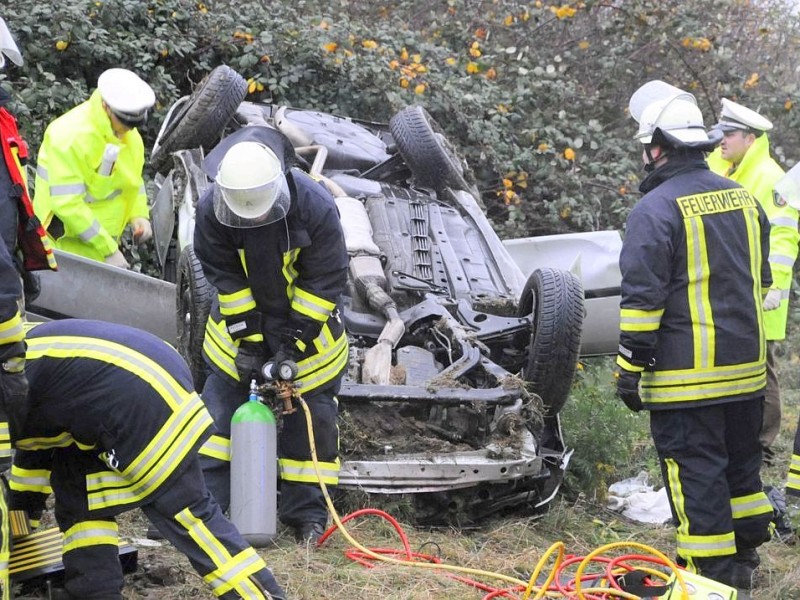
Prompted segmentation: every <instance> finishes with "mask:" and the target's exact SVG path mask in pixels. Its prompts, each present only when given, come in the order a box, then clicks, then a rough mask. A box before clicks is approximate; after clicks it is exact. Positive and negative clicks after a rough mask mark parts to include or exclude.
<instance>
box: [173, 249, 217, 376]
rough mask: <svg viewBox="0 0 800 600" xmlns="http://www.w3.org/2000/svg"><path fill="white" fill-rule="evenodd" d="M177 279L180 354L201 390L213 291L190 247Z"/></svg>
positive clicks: (183, 258) (182, 261) (185, 253)
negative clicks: (204, 341)
mask: <svg viewBox="0 0 800 600" xmlns="http://www.w3.org/2000/svg"><path fill="white" fill-rule="evenodd" d="M176 279H177V281H176V282H175V291H176V309H177V317H178V352H180V354H181V356H183V358H184V360H186V362H187V363H188V365H189V369H190V371H191V372H192V379H193V380H194V385H195V389H196V390H197V391H200V390H202V389H203V384H204V383H205V380H206V367H205V362H204V361H203V339H204V338H205V334H206V321H207V320H208V313H209V311H210V309H211V300H212V298H213V296H214V288H213V286H212V285H211V284H210V283H208V280H207V279H206V276H205V275H204V274H203V268H202V266H201V265H200V261H199V260H198V259H197V256H196V255H195V253H194V250H193V249H192V247H191V246H187V247H186V248H184V249H183V252H181V255H180V258H179V259H178V273H177V278H176Z"/></svg>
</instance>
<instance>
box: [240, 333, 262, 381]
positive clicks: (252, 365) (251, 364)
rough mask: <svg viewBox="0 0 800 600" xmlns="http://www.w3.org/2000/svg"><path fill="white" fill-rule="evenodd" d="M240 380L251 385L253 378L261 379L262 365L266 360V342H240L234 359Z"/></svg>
mask: <svg viewBox="0 0 800 600" xmlns="http://www.w3.org/2000/svg"><path fill="white" fill-rule="evenodd" d="M234 362H235V364H236V372H237V373H238V374H239V381H240V382H241V383H243V384H245V385H250V381H251V380H253V379H256V380H259V381H260V380H261V367H262V365H263V364H264V363H265V362H266V353H265V352H264V344H262V343H260V342H240V343H239V351H238V352H237V353H236V358H235V359H234Z"/></svg>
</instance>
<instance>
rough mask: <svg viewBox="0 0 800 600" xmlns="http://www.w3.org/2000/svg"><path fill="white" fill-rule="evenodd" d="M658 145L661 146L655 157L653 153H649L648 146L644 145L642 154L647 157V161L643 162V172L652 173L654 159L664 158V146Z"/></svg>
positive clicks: (654, 164)
mask: <svg viewBox="0 0 800 600" xmlns="http://www.w3.org/2000/svg"><path fill="white" fill-rule="evenodd" d="M659 147H660V148H661V154H660V155H659V156H658V158H657V159H656V158H653V155H652V154H651V153H650V146H645V147H644V154H645V156H646V157H647V163H645V165H644V171H645V173H652V172H653V171H655V170H656V161H657V160H661V159H662V158H666V156H667V153H666V152H665V151H664V148H663V147H662V146H659Z"/></svg>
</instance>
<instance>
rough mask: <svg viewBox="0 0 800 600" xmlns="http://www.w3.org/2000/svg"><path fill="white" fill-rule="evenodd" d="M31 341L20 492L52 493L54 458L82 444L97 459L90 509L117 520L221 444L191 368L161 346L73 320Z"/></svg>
mask: <svg viewBox="0 0 800 600" xmlns="http://www.w3.org/2000/svg"><path fill="white" fill-rule="evenodd" d="M27 339H28V352H27V355H26V358H27V364H26V371H27V374H28V380H29V385H30V413H29V416H28V419H27V421H26V423H25V425H24V427H23V430H22V434H21V435H20V439H18V440H16V441H15V447H16V448H17V450H18V453H19V457H20V460H19V465H21V466H22V467H23V469H17V471H16V472H14V473H12V481H15V482H16V483H12V489H16V491H21V492H34V491H37V486H38V488H39V490H41V491H42V492H45V491H46V490H47V489H48V487H49V482H48V481H47V477H46V475H47V472H48V471H49V460H50V456H51V454H52V453H51V451H52V449H54V448H63V447H67V446H71V445H73V444H74V445H76V446H77V447H78V448H80V449H81V450H84V451H86V452H89V453H93V454H94V455H95V456H96V457H97V471H95V472H93V473H90V474H89V475H88V476H87V478H86V482H85V489H86V498H85V502H86V506H87V509H88V510H89V511H91V513H92V514H117V513H119V512H121V511H123V510H128V509H130V508H134V507H135V506H138V505H140V504H142V503H144V502H145V501H146V500H147V499H148V498H150V497H151V496H152V495H153V494H154V493H156V492H157V491H158V490H159V488H161V486H162V485H164V484H165V483H166V482H168V481H171V480H172V478H173V477H174V476H176V475H177V474H178V473H180V472H181V471H182V470H183V468H185V467H186V466H187V465H188V464H189V462H190V461H191V460H193V459H194V458H195V455H196V453H197V451H198V449H199V448H200V446H201V445H202V444H203V443H204V442H205V440H206V439H207V438H208V436H209V435H210V434H211V427H212V425H213V421H212V418H211V415H210V414H209V413H208V410H207V409H206V407H205V405H204V404H203V402H202V400H201V399H200V397H199V396H198V395H197V393H196V392H194V391H193V389H194V388H193V385H192V381H191V374H190V373H189V369H188V367H187V366H186V363H185V362H184V361H183V359H182V358H181V357H180V356H179V355H178V353H177V352H176V351H175V350H174V349H173V348H172V347H171V346H169V345H168V344H165V343H164V342H163V341H162V340H160V339H158V338H156V337H155V336H153V335H151V334H149V333H146V332H144V331H141V330H138V329H133V328H131V327H125V326H122V325H114V324H110V323H104V322H100V321H86V320H79V319H67V320H63V321H51V322H48V323H43V324H41V325H36V326H35V327H33V328H32V329H31V330H30V331H29V332H28V338H27ZM31 454H33V455H34V459H33V460H32V459H31V457H30V455H31ZM37 457H38V458H37ZM15 462H17V461H16V459H15ZM76 489H80V486H76Z"/></svg>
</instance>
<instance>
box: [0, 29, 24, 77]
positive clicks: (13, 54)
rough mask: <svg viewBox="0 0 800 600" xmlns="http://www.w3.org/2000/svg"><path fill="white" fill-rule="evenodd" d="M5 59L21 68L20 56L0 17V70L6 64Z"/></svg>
mask: <svg viewBox="0 0 800 600" xmlns="http://www.w3.org/2000/svg"><path fill="white" fill-rule="evenodd" d="M6 57H8V59H9V60H10V61H11V62H13V63H14V64H15V65H17V66H18V67H21V66H22V54H20V51H19V48H17V44H16V42H14V38H13V37H11V32H10V31H9V30H8V26H7V25H6V22H5V21H4V20H3V17H0V69H2V68H3V66H5V64H6Z"/></svg>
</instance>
